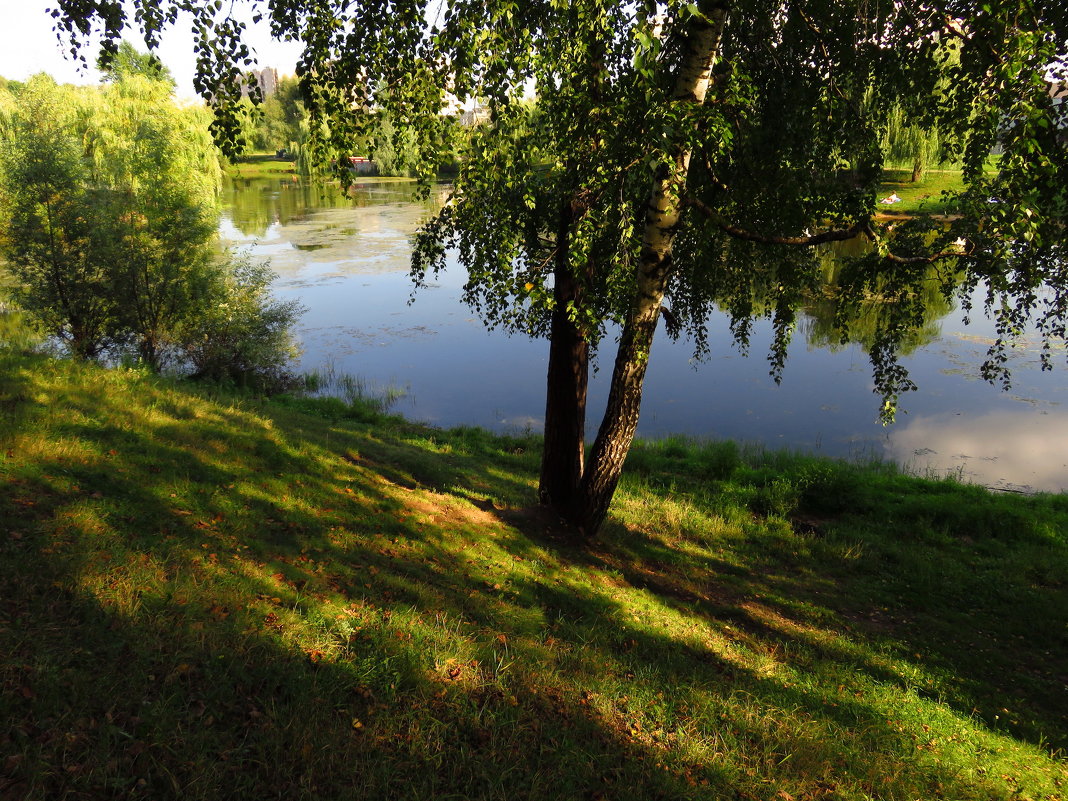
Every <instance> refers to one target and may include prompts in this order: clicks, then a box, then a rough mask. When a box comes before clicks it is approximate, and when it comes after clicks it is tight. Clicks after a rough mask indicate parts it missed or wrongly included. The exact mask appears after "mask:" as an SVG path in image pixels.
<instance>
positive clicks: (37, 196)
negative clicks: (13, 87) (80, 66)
mask: <svg viewBox="0 0 1068 801" xmlns="http://www.w3.org/2000/svg"><path fill="white" fill-rule="evenodd" d="M3 106H4V110H5V112H6V113H5V118H4V121H3V126H2V127H3V133H4V141H3V142H2V148H0V176H2V186H3V192H2V193H0V197H2V199H3V210H4V218H5V220H6V223H7V226H6V228H7V230H6V236H5V241H4V242H3V244H4V252H5V256H6V258H7V261H8V267H9V269H10V270H11V272H12V273H13V275H14V277H15V278H16V280H17V282H18V283H17V284H16V286H15V288H14V295H15V299H16V300H17V301H18V303H19V304H20V305H21V306H22V307H23V309H25V310H26V311H27V312H28V313H29V315H30V316H31V317H32V318H33V319H34V320H36V322H37V324H38V325H39V326H40V327H41V328H42V329H43V331H44V332H45V333H47V334H49V335H51V336H54V337H56V338H57V339H59V340H61V341H62V342H64V343H66V345H67V346H68V347H69V348H70V350H71V351H72V352H73V353H75V354H76V355H78V356H82V357H85V358H91V357H95V356H97V355H99V354H100V353H101V352H102V351H103V350H104V349H105V348H106V347H107V346H108V345H109V344H111V343H112V342H113V340H114V335H115V330H116V314H117V304H116V303H115V299H114V298H112V297H111V296H110V295H109V293H107V292H103V291H101V289H102V288H103V287H106V286H108V285H109V284H110V280H109V266H110V264H111V263H113V261H114V260H115V258H116V257H117V255H118V254H117V249H116V247H115V241H114V233H115V219H114V217H113V213H112V212H113V210H112V204H111V200H112V198H111V197H110V193H108V192H101V191H97V190H94V189H92V188H90V187H89V186H88V184H89V182H88V170H87V167H86V164H85V162H84V160H83V159H82V153H81V147H80V145H81V141H80V138H79V137H78V136H77V134H76V127H75V122H76V119H77V118H78V117H79V116H81V115H83V114H84V111H85V98H84V96H83V95H82V94H81V93H79V92H77V91H74V90H71V89H68V88H63V87H57V86H56V85H55V82H54V81H52V79H51V78H48V77H47V76H43V75H39V76H36V77H34V78H33V79H31V80H30V81H29V83H28V85H27V86H26V87H25V88H24V89H23V91H22V92H21V94H20V98H19V102H18V104H14V103H5V104H3Z"/></svg>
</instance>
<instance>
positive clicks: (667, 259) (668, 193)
mask: <svg viewBox="0 0 1068 801" xmlns="http://www.w3.org/2000/svg"><path fill="white" fill-rule="evenodd" d="M698 6H699V9H700V12H701V13H700V14H695V15H694V16H692V17H691V18H690V23H689V26H688V30H687V32H686V34H685V35H686V43H685V46H684V49H683V56H682V58H683V60H682V63H681V64H680V65H679V70H678V73H677V77H676V80H675V88H674V93H673V97H674V99H675V100H676V101H677V102H682V103H696V104H701V103H703V102H704V100H705V95H706V93H707V91H708V86H709V83H710V81H711V77H712V67H713V65H714V64H715V61H716V57H717V56H718V54H719V49H720V44H721V42H722V40H723V31H724V27H725V26H726V22H727V10H728V7H727V3H724V2H703V3H699V4H698ZM690 155H691V153H690V151H689V150H688V149H686V148H685V147H680V148H679V150H678V152H677V153H675V154H674V158H673V160H672V162H671V163H669V164H667V165H664V166H662V167H661V168H660V169H659V170H658V171H657V173H656V174H655V176H654V178H653V184H652V187H651V189H650V192H649V202H648V208H647V210H646V214H645V227H644V232H643V240H642V251H641V258H640V260H639V262H638V266H637V276H636V279H637V280H636V290H635V296H634V301H633V303H632V306H631V309H630V311H629V313H628V315H627V319H626V321H625V322H624V325H623V332H622V334H621V336H620V340H619V345H618V348H617V350H616V360H615V366H614V368H613V372H612V383H611V386H610V389H609V395H608V404H607V407H606V409H605V415H604V418H603V420H602V421H601V427H600V430H599V431H598V432H597V439H596V440H595V441H594V444H593V447H592V449H591V450H590V455H589V461H588V463H587V465H586V470H585V473H584V474H583V480H582V488H581V492H582V498H581V506H580V508H579V510H578V514H577V515H575V517H574V519H573V522H575V523H577V524H578V526H579V528H580V529H581V531H582V532H583V533H584V534H585V535H586V536H593V535H594V534H595V533H596V532H597V530H598V529H599V528H600V526H601V524H602V523H603V522H604V518H605V515H606V514H607V513H608V507H609V504H611V502H612V495H613V494H614V493H615V489H616V485H617V484H618V483H619V476H620V474H621V473H622V471H623V462H624V460H625V459H626V456H627V451H628V450H630V446H631V443H632V442H633V441H634V432H635V430H636V429H637V427H638V413H639V410H640V408H641V400H642V385H643V383H644V381H645V370H646V367H647V366H648V364H649V349H650V346H651V345H652V342H653V333H654V332H655V331H656V324H657V321H658V320H659V318H660V306H661V303H662V302H663V299H664V293H665V291H666V289H667V285H668V280H669V279H670V277H671V270H672V262H671V245H672V241H673V239H674V236H675V228H676V225H677V224H678V222H679V216H680V213H681V206H682V204H681V195H682V190H683V189H684V188H685V186H686V178H687V174H688V173H689V168H690Z"/></svg>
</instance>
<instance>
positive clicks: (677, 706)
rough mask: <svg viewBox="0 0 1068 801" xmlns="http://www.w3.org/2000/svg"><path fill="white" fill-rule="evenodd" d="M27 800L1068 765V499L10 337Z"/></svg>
mask: <svg viewBox="0 0 1068 801" xmlns="http://www.w3.org/2000/svg"><path fill="white" fill-rule="evenodd" d="M0 380H2V384H0V481H2V482H3V487H4V489H3V492H2V493H0V521H2V522H0V685H2V691H0V720H2V721H4V725H3V726H0V797H2V798H5V799H6V798H12V799H14V798H18V799H66V798H153V799H158V798H172V797H173V798H178V797H180V798H183V799H232V798H286V799H298V798H309V799H311V798H315V799H347V798H353V799H357V798H359V799H374V798H405V799H407V798H427V799H429V798H436V799H445V798H477V799H490V798H493V799H497V798H499V799H506V798H507V799H515V798H547V799H549V798H551V799H655V798H664V799H678V798H704V799H768V800H769V801H770V800H771V799H776V800H777V801H790V800H791V799H798V800H800V799H873V798H878V799H934V798H945V799H960V800H963V799H976V800H978V799H984V800H986V799H1014V800H1016V799H1046V800H1047V801H1053V799H1060V798H1064V797H1065V796H1066V795H1068V786H1066V781H1068V773H1066V766H1065V762H1064V759H1063V755H1064V751H1063V749H1064V748H1065V747H1066V746H1068V729H1066V726H1065V721H1066V716H1068V694H1066V692H1065V684H1066V682H1068V658H1066V644H1068V643H1066V632H1068V628H1066V627H1068V586H1066V584H1065V581H1066V575H1068V573H1066V567H1068V543H1066V532H1068V497H1060V496H1057V497H1036V498H1026V497H1020V496H996V495H992V494H989V493H987V492H986V491H984V490H981V489H977V488H974V487H967V486H961V485H958V484H954V483H950V482H931V481H924V480H919V479H914V478H909V477H905V476H902V475H900V474H898V473H896V472H895V471H893V470H891V469H889V468H886V467H878V466H875V467H856V466H850V465H846V464H842V463H834V462H826V461H818V460H814V459H810V458H802V457H796V456H790V455H785V454H761V453H748V454H747V453H742V452H740V451H739V450H738V449H737V448H735V447H734V446H732V445H731V444H729V443H712V444H692V443H685V442H681V441H668V442H664V443H660V444H657V445H649V446H645V447H641V448H638V449H637V450H636V451H635V453H634V455H633V457H632V458H631V460H630V463H629V466H628V472H627V475H626V477H625V481H624V483H623V486H622V487H621V490H620V493H619V495H618V498H617V502H616V504H615V506H614V509H613V516H612V518H611V520H610V522H609V524H608V526H607V528H606V531H605V532H604V536H603V537H602V539H601V540H600V541H599V542H598V543H596V544H594V545H592V546H590V547H588V548H576V547H573V546H572V545H569V544H568V542H567V541H566V540H565V539H563V538H562V537H561V531H560V530H559V528H558V527H557V526H556V524H555V523H554V522H553V521H552V520H551V519H549V518H547V517H545V516H543V515H541V514H539V513H538V512H537V511H534V510H532V508H531V505H532V502H533V500H534V497H535V485H534V481H535V476H536V470H537V465H538V447H539V446H538V441H537V440H536V439H535V438H519V439H517V438H506V437H496V436H492V435H490V434H487V433H485V432H483V431H479V430H473V429H463V430H454V431H449V432H444V431H440V430H435V429H427V428H423V427H420V426H417V425H414V424H411V423H407V422H404V421H402V420H398V419H395V418H387V417H383V416H381V415H379V414H377V413H375V412H373V411H371V410H369V409H365V408H362V407H351V406H346V405H345V404H343V403H341V402H340V401H329V400H327V401H311V400H290V401H284V402H264V401H258V400H253V399H238V398H235V397H231V396H228V395H224V394H213V393H211V392H208V391H205V390H198V389H195V388H189V387H184V386H176V385H173V384H170V383H168V382H166V381H163V380H160V379H157V378H153V377H150V376H146V375H144V374H141V373H138V372H131V371H122V370H112V371H105V370H101V369H98V368H92V367H85V366H78V365H73V364H70V363H66V362H59V361H51V360H47V359H43V358H40V357H33V356H19V355H14V354H12V353H11V352H10V351H2V350H0Z"/></svg>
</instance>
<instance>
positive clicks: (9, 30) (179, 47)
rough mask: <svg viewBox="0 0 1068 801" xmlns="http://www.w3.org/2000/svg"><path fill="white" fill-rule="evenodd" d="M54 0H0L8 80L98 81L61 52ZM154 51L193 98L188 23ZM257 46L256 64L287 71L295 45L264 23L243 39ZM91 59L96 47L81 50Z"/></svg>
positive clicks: (2, 61) (1, 69)
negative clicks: (38, 75) (48, 77)
mask: <svg viewBox="0 0 1068 801" xmlns="http://www.w3.org/2000/svg"><path fill="white" fill-rule="evenodd" d="M52 3H53V0H0V75H2V76H3V77H5V78H10V79H13V80H20V81H21V80H25V79H26V78H28V77H30V76H31V75H34V74H36V73H38V72H47V73H49V74H50V75H52V76H53V77H55V78H56V80H57V81H59V82H60V83H77V84H87V83H88V84H94V83H97V82H98V81H99V73H98V72H97V71H96V70H95V69H90V70H88V71H87V72H85V71H82V72H80V71H79V69H78V66H77V62H75V61H72V60H70V59H69V58H65V57H64V50H63V48H61V47H60V44H59V42H58V41H57V40H56V35H55V33H54V32H53V31H52V17H51V16H50V15H49V13H48V8H49V7H50V6H51V5H52ZM126 38H127V39H128V40H129V41H130V42H131V43H132V44H134V45H135V46H136V47H137V48H138V49H139V50H147V48H146V47H145V45H144V40H143V39H141V37H140V36H138V35H137V34H136V33H134V32H132V31H131V32H130V33H129V35H128V36H126ZM161 38H162V44H161V47H160V49H159V51H158V52H157V55H158V56H159V57H160V59H161V60H162V61H163V63H164V64H165V65H166V66H167V67H168V68H169V69H170V71H171V74H172V75H174V78H175V80H176V81H177V82H178V89H177V93H178V96H179V97H182V98H187V99H192V98H194V97H195V96H196V94H195V93H194V91H193V71H194V68H195V64H196V59H195V56H194V54H193V37H192V33H191V32H190V30H189V27H188V26H182V25H181V22H179V25H178V27H176V28H171V29H169V30H168V31H166V32H165V33H164V34H163V36H162V37H161ZM247 41H248V42H249V44H250V46H251V47H252V48H253V49H254V50H255V51H256V54H257V56H258V60H259V66H260V67H274V68H275V69H277V70H278V73H279V74H280V75H287V74H292V73H293V71H294V66H295V64H296V62H297V57H298V55H299V54H300V50H299V45H296V44H293V43H292V42H275V41H273V40H272V39H271V37H270V34H269V32H268V31H267V30H266V26H260V27H258V28H256V29H253V30H252V31H251V33H250V35H249V37H248V40H247ZM86 54H87V57H88V60H89V61H90V63H92V62H93V61H94V60H95V57H96V50H95V49H91V50H87V51H86Z"/></svg>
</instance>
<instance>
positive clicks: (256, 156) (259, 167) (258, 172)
mask: <svg viewBox="0 0 1068 801" xmlns="http://www.w3.org/2000/svg"><path fill="white" fill-rule="evenodd" d="M224 172H225V173H226V175H228V176H229V177H230V178H284V177H286V176H288V175H294V176H295V175H296V174H297V163H296V161H294V160H293V159H280V158H276V157H275V155H274V154H273V153H253V154H251V155H248V156H241V157H240V158H238V159H235V160H234V161H231V162H230V163H228V164H227V165H226V167H225V168H224Z"/></svg>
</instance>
